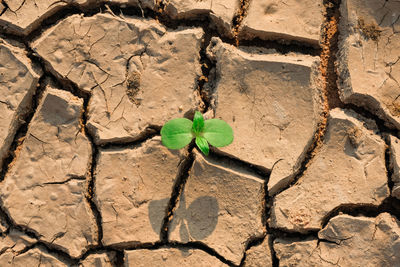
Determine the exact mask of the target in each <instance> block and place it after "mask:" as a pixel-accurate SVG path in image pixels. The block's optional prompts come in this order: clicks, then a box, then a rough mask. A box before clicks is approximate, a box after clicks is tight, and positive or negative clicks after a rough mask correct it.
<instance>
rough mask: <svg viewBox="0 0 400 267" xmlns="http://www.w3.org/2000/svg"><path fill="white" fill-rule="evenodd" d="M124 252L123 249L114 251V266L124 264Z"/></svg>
mask: <svg viewBox="0 0 400 267" xmlns="http://www.w3.org/2000/svg"><path fill="white" fill-rule="evenodd" d="M124 262H125V261H124V252H123V251H116V256H115V266H116V267H123V266H124Z"/></svg>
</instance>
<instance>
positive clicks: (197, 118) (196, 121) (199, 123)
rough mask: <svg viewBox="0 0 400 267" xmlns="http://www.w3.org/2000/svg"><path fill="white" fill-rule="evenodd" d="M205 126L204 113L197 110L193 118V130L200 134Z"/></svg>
mask: <svg viewBox="0 0 400 267" xmlns="http://www.w3.org/2000/svg"><path fill="white" fill-rule="evenodd" d="M203 128H204V118H203V115H202V114H201V113H200V112H198V111H196V112H195V113H194V118H193V132H194V134H195V135H196V136H198V135H199V134H200V133H201V131H202V130H203Z"/></svg>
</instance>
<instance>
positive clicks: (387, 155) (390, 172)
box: [384, 136, 394, 192]
mask: <svg viewBox="0 0 400 267" xmlns="http://www.w3.org/2000/svg"><path fill="white" fill-rule="evenodd" d="M384 139H385V143H386V149H385V166H386V172H387V179H388V187H389V192H392V190H393V187H394V182H393V179H392V176H393V173H394V170H393V164H392V156H393V155H392V154H391V144H390V139H389V136H385V137H384Z"/></svg>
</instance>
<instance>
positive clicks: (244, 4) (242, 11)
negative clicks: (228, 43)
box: [232, 0, 251, 45]
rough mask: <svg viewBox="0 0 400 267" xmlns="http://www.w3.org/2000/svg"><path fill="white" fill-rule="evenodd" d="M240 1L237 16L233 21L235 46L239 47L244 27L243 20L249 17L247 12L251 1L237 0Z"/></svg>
mask: <svg viewBox="0 0 400 267" xmlns="http://www.w3.org/2000/svg"><path fill="white" fill-rule="evenodd" d="M237 1H239V9H238V10H237V11H236V14H235V16H233V19H232V34H233V37H234V39H235V44H236V45H239V39H238V35H239V31H240V26H241V25H242V21H243V19H244V18H245V17H246V16H247V10H248V8H249V5H250V1H251V0H237Z"/></svg>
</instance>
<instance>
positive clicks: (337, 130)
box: [269, 109, 389, 233]
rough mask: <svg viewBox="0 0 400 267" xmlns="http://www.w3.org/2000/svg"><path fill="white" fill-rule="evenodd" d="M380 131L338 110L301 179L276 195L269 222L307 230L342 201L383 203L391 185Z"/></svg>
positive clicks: (329, 121)
mask: <svg viewBox="0 0 400 267" xmlns="http://www.w3.org/2000/svg"><path fill="white" fill-rule="evenodd" d="M366 127H368V129H367V128H366ZM375 132H377V128H376V126H375V124H374V123H373V122H372V121H368V120H366V119H363V118H362V117H361V116H358V115H356V114H355V113H354V112H352V111H344V110H340V109H334V110H332V111H331V112H330V116H329V118H328V128H327V130H326V134H325V138H324V142H323V144H322V147H321V148H320V150H319V151H318V153H317V154H316V155H315V157H314V158H313V159H312V160H311V162H310V165H309V166H308V168H307V170H306V171H305V173H304V174H303V176H302V177H301V178H300V180H299V181H298V182H297V183H296V184H295V185H293V186H292V187H290V188H289V189H287V190H285V191H283V192H282V193H280V194H278V195H277V196H276V197H275V199H274V203H273V207H272V209H271V218H270V222H269V225H270V226H271V227H273V228H279V229H284V230H287V231H291V232H293V231H296V232H302V233H305V232H309V231H315V230H319V229H320V228H321V224H322V222H323V219H324V218H325V216H326V215H328V214H329V213H330V212H331V211H332V210H334V209H335V208H337V207H339V206H342V205H352V204H363V205H374V206H378V205H379V204H381V203H382V201H383V200H384V199H385V198H386V197H388V196H389V189H388V185H387V176H386V166H385V143H384V141H383V140H382V138H381V137H380V136H378V135H377V134H375Z"/></svg>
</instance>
